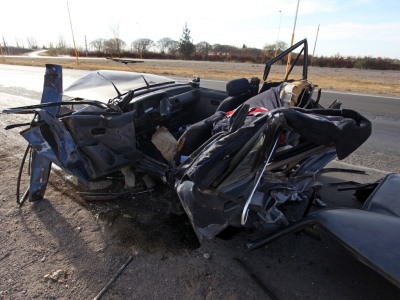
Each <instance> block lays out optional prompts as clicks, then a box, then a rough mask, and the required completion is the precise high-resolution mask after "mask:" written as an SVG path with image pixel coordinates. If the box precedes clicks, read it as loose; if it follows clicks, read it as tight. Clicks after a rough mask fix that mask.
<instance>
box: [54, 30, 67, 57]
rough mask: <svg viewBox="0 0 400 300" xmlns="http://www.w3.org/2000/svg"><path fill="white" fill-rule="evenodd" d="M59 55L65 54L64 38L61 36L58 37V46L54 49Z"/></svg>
mask: <svg viewBox="0 0 400 300" xmlns="http://www.w3.org/2000/svg"><path fill="white" fill-rule="evenodd" d="M56 48H57V49H58V51H59V53H60V54H67V52H68V51H67V44H66V42H65V38H64V36H63V35H62V34H60V36H59V37H58V45H57V47H56Z"/></svg>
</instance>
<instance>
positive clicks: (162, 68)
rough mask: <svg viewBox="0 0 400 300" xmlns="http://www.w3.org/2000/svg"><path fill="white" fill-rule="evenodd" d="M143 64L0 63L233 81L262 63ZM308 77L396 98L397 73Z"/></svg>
mask: <svg viewBox="0 0 400 300" xmlns="http://www.w3.org/2000/svg"><path fill="white" fill-rule="evenodd" d="M143 61H144V62H143V63H137V64H130V65H129V67H128V66H125V65H123V64H121V63H116V62H114V61H111V60H107V59H88V58H80V59H79V64H77V63H76V60H75V59H73V58H59V57H52V58H42V57H39V56H38V57H24V56H21V57H15V56H13V57H6V58H5V60H4V61H0V63H5V64H21V65H27V66H43V65H44V64H45V63H56V64H62V65H63V67H64V68H71V69H83V70H100V69H109V70H124V71H126V70H134V71H135V72H141V73H151V74H158V75H164V76H178V77H188V78H193V77H200V78H203V79H217V80H231V79H234V78H239V77H245V78H249V79H250V78H251V77H259V78H262V75H263V73H264V65H263V64H249V63H221V62H207V61H205V62H203V61H181V60H176V61H175V60H143ZM283 74H285V66H274V67H273V68H272V70H271V76H270V77H269V79H272V80H282V79H283V78H282V76H283ZM293 74H294V76H293V78H294V79H298V78H300V76H301V75H300V70H294V72H293ZM308 78H309V80H310V81H311V82H316V83H318V86H319V87H320V88H322V89H326V90H337V91H351V92H357V93H368V94H379V95H388V96H400V72H399V71H379V70H360V69H337V68H335V69H331V68H318V67H310V68H309V71H308Z"/></svg>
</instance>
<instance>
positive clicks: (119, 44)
mask: <svg viewBox="0 0 400 300" xmlns="http://www.w3.org/2000/svg"><path fill="white" fill-rule="evenodd" d="M110 31H111V34H112V36H113V40H114V41H113V44H114V47H115V50H116V52H117V53H118V55H121V50H123V48H124V47H125V45H126V44H125V42H124V41H123V40H121V39H120V38H119V23H118V24H115V25H113V26H110ZM108 41H109V40H108Z"/></svg>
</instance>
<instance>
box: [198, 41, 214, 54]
mask: <svg viewBox="0 0 400 300" xmlns="http://www.w3.org/2000/svg"><path fill="white" fill-rule="evenodd" d="M210 50H211V45H210V44H209V43H207V42H200V43H197V44H196V52H197V53H200V54H202V55H203V56H207V55H208V54H209V52H210Z"/></svg>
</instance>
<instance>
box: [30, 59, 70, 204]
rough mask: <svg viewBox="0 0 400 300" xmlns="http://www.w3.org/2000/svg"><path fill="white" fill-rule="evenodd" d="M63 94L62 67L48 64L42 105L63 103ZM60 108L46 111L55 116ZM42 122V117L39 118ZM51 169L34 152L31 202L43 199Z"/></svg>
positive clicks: (55, 107)
mask: <svg viewBox="0 0 400 300" xmlns="http://www.w3.org/2000/svg"><path fill="white" fill-rule="evenodd" d="M62 93H63V85H62V67H61V66H59V65H53V64H46V73H45V75H44V85H43V94H42V100H41V103H50V102H61V101H62ZM59 108H60V107H59V106H53V107H47V108H45V110H46V111H47V112H48V113H49V114H51V115H53V116H55V115H56V114H57V113H58V111H59ZM39 120H40V117H39ZM50 169H51V161H50V160H49V159H47V158H46V157H44V156H42V155H40V154H39V153H38V152H36V151H34V152H33V154H32V161H31V177H30V186H29V201H36V200H40V199H43V197H44V193H45V191H46V186H47V183H48V179H49V175H50Z"/></svg>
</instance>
